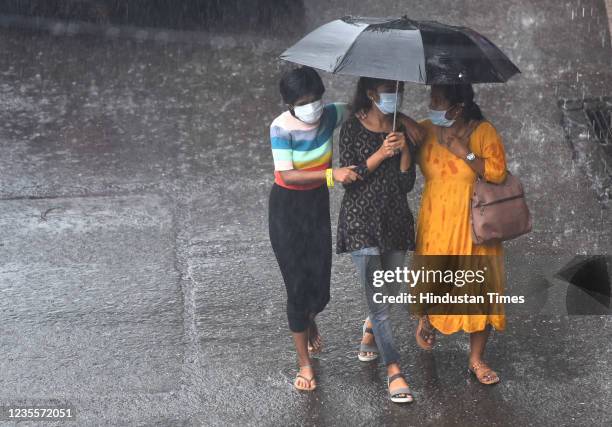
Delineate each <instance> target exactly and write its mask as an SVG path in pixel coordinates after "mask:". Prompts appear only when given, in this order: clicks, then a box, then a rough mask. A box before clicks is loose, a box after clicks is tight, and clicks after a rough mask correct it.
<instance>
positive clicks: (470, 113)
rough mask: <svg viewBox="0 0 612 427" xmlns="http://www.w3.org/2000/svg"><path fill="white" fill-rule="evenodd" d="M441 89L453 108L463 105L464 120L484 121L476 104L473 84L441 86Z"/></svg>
mask: <svg viewBox="0 0 612 427" xmlns="http://www.w3.org/2000/svg"><path fill="white" fill-rule="evenodd" d="M439 87H440V90H441V91H442V95H443V96H444V98H445V99H446V100H447V101H449V102H450V105H451V106H453V105H457V104H463V113H462V116H463V119H464V120H466V121H469V120H484V115H483V114H482V111H481V110H480V107H479V106H478V104H476V103H475V102H474V89H473V88H472V85H471V84H458V85H440V86H439Z"/></svg>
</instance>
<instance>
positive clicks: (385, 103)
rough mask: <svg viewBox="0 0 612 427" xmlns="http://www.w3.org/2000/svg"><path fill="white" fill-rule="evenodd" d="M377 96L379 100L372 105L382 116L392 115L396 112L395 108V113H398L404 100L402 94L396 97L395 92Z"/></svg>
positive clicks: (382, 93)
mask: <svg viewBox="0 0 612 427" xmlns="http://www.w3.org/2000/svg"><path fill="white" fill-rule="evenodd" d="M378 96H379V97H380V100H379V101H378V102H375V103H374V105H376V106H377V107H378V109H379V110H380V111H381V113H383V114H393V112H394V111H396V106H397V111H399V109H400V107H401V106H402V102H403V100H404V96H403V94H402V93H398V94H397V95H396V93H395V92H381V93H379V94H378Z"/></svg>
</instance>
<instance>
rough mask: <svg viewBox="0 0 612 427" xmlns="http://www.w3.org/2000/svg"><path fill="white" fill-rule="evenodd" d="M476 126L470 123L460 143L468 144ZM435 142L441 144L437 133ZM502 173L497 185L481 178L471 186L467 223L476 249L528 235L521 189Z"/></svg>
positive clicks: (529, 223)
mask: <svg viewBox="0 0 612 427" xmlns="http://www.w3.org/2000/svg"><path fill="white" fill-rule="evenodd" d="M480 123H481V121H476V122H473V123H472V124H471V125H470V127H469V128H468V130H467V131H466V132H465V134H464V135H463V136H462V137H460V139H462V140H463V142H464V143H469V138H470V136H471V135H472V132H474V130H475V129H476V128H477V127H478V125H479V124H480ZM438 141H442V133H441V131H440V130H438ZM506 172H507V173H506V179H505V180H504V182H502V183H501V184H494V183H492V182H487V181H486V180H485V179H484V178H481V177H478V179H477V181H476V182H475V183H474V187H473V190H472V197H471V203H470V205H471V212H470V222H471V225H472V241H473V242H474V243H475V244H477V245H487V244H493V243H498V242H502V241H504V240H511V239H514V238H516V237H519V236H522V235H523V234H526V233H529V232H530V231H531V226H532V224H531V214H530V213H529V208H528V207H527V202H526V201H525V193H524V191H523V185H522V184H521V181H519V179H518V178H517V177H515V176H514V175H512V174H511V173H510V171H506Z"/></svg>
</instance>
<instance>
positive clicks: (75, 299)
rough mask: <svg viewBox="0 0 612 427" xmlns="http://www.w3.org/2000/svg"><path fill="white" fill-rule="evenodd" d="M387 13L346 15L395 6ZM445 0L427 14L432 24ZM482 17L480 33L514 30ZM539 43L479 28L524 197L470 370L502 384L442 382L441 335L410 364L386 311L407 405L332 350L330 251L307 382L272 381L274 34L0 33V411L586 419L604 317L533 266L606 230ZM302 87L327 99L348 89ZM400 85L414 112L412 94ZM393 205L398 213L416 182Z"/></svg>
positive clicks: (460, 368)
mask: <svg viewBox="0 0 612 427" xmlns="http://www.w3.org/2000/svg"><path fill="white" fill-rule="evenodd" d="M323 3H324V2H314V4H313V5H310V6H309V10H308V13H309V16H310V17H309V19H310V21H309V22H308V25H309V26H312V25H314V24H315V23H318V22H319V21H320V20H325V19H331V17H332V16H338V15H342V14H344V13H346V11H347V10H348V9H350V8H351V7H350V6H351V5H350V4H349V3H350V2H338V4H336V5H333V6H329V8H328V9H325V10H327V11H326V12H325V13H324V14H323V15H320V16H319V15H315V13H314V11H315V10H324V7H323V6H324V5H323ZM345 3H346V4H345ZM390 3H393V2H387V3H385V5H386V6H385V7H388V9H387V10H384V7H383V6H380V5H379V6H376V7H372V8H371V10H366V7H365V6H363V7H362V6H360V7H357V6H354V7H355V8H356V9H357V12H356V13H362V14H366V13H370V14H378V15H381V14H385V12H388V13H399V10H400V9H401V8H400V7H399V6H391V5H390ZM598 4H599V5H600V6H601V5H602V4H603V3H598ZM470 5H471V3H470ZM470 5H468V6H469V8H470V10H471V11H472V12H473V13H474V14H476V10H477V8H476V7H475V6H474V5H471V6H470ZM522 6H523V3H521V2H518V1H515V2H513V3H512V4H511V5H510V7H509V12H508V13H509V15H508V16H510V17H511V18H512V20H513V21H512V22H515V23H519V24H517V25H523V26H524V27H530V26H538V25H544V24H542V23H543V22H545V18H546V19H549V21H546V22H551V23H550V24H546V25H550V26H551V27H550V28H552V29H553V30H558V29H559V28H562V24H563V23H564V22H565V21H564V20H566V21H567V22H570V15H569V12H570V10H569V8H567V9H564V10H563V11H562V12H559V13H558V15H554V16H552V17H551V16H549V15H546V13H543V12H542V10H540V9H537V8H536V7H535V6H532V7H531V8H529V7H528V8H527V9H526V10H525V11H524V12H521V9H520V8H521V7H522ZM394 7H395V9H393V8H394ZM445 7H448V4H446V3H444V2H438V4H436V6H435V8H436V9H435V10H436V11H437V14H436V15H435V16H434V17H435V18H438V19H442V18H443V17H444V16H448V14H452V13H453V11H452V8H451V9H449V10H448V11H443V10H444V8H445ZM496 10H497V9H496ZM497 12H499V11H497ZM479 13H481V14H476V18H474V19H475V22H476V23H481V24H482V26H486V25H485V24H484V23H485V22H489V18H490V16H489V15H488V14H487V13H485V12H484V11H483V12H479ZM491 13H493V12H491ZM415 14H417V15H422V16H424V15H425V14H426V10H425V9H424V6H415ZM445 14H446V15H445ZM417 17H418V16H417ZM531 17H535V18H534V19H535V21H534V22H532V21H530V20H529V19H530V18H531ZM553 18H554V19H553ZM521 22H522V24H521ZM593 22H594V21H593ZM491 25H492V24H491ZM504 25H505V27H504V28H505V29H504V30H503V32H504V33H503V34H502V35H504V34H506V33H507V32H509V31H510V30H509V28H512V25H514V24H504ZM584 25H587V24H584ZM593 25H595V24H594V23H593ZM563 28H564V27H563ZM484 29H486V28H484ZM545 30H546V27H538V29H537V30H534V31H533V32H529V31H526V33H525V35H522V36H521V35H519V36H516V37H519V41H520V42H521V43H523V44H525V46H522V45H520V43H519V46H516V45H513V43H512V42H511V41H510V40H509V39H507V38H505V37H500V39H501V40H502V44H504V46H505V48H507V49H509V50H510V51H511V56H512V57H517V58H518V59H517V61H518V62H519V66H520V67H521V68H522V69H523V70H524V78H525V80H526V81H528V82H529V83H528V84H521V83H515V84H510V85H508V86H507V89H504V90H498V89H495V88H486V89H483V92H482V97H483V105H486V106H487V108H488V111H490V114H491V115H492V116H493V118H494V119H495V121H496V123H500V124H501V125H500V128H503V129H505V130H504V132H505V135H504V136H505V138H506V140H507V146H508V149H509V153H510V154H511V157H512V166H513V170H517V169H518V170H519V171H520V172H522V176H524V177H525V180H526V182H527V185H528V187H529V189H530V194H531V195H532V200H533V204H534V207H533V209H534V212H535V214H536V220H537V225H536V229H535V230H534V233H532V234H531V235H530V236H528V237H526V238H524V239H520V240H518V241H516V242H512V243H511V244H509V245H508V250H507V252H508V257H507V266H508V275H509V283H508V286H509V289H510V290H511V291H512V292H515V293H524V294H527V295H531V296H532V297H533V298H532V299H531V301H533V303H532V304H533V305H532V306H530V310H531V311H522V312H521V311H516V312H513V313H512V312H511V314H510V315H509V319H508V324H509V328H508V330H507V331H506V332H504V333H495V335H494V336H493V338H492V340H491V343H490V346H489V353H488V354H489V360H490V362H491V364H492V365H493V366H494V367H495V368H497V369H498V371H499V373H500V375H501V376H502V379H503V381H502V383H501V384H499V385H498V386H495V387H494V388H484V387H481V386H480V385H479V384H477V383H476V382H475V381H474V380H473V379H472V378H470V376H469V375H468V374H467V373H466V369H465V368H466V351H467V340H466V337H465V336H463V335H460V334H457V335H454V336H449V337H441V338H440V344H439V346H438V348H437V349H436V350H435V351H434V352H433V353H432V354H425V353H423V352H421V351H419V350H418V349H417V347H416V345H415V344H414V340H413V338H412V334H413V330H414V326H415V325H414V322H413V321H412V320H410V319H409V318H408V317H407V316H406V313H404V312H402V311H401V310H400V309H398V310H396V311H395V313H394V321H395V327H396V333H397V336H398V337H401V338H400V339H399V341H400V343H401V354H402V364H403V365H404V367H405V369H406V372H407V374H408V377H409V381H410V383H411V385H412V387H413V389H414V391H415V396H416V399H417V401H416V402H415V403H414V404H413V405H410V406H408V407H398V406H395V405H393V404H391V403H390V402H389V401H388V400H387V399H386V397H385V393H384V391H385V386H384V374H383V369H382V367H381V366H377V365H375V364H372V365H364V364H362V363H360V362H359V361H357V359H356V357H355V350H356V346H357V343H358V340H359V328H360V322H361V321H362V319H363V317H364V306H365V302H364V301H363V296H362V290H361V289H360V288H359V287H358V286H357V283H356V278H355V276H354V272H353V268H352V266H351V264H350V262H349V260H348V258H347V257H334V270H333V279H332V280H333V281H332V302H331V303H330V306H329V309H328V310H327V311H326V312H325V313H324V314H323V315H322V316H321V320H320V325H321V330H322V333H323V334H324V339H325V351H324V352H323V354H322V355H321V357H320V358H319V360H318V362H317V369H318V377H319V384H320V388H319V390H318V391H317V392H316V393H313V394H310V395H303V394H299V393H297V392H295V391H294V390H293V388H292V386H291V381H292V378H293V376H294V373H295V360H294V355H293V352H292V347H291V341H290V337H289V334H288V331H287V328H286V321H285V314H284V290H283V287H282V282H281V277H280V274H279V272H278V269H277V266H276V264H275V260H274V257H273V254H272V251H271V248H270V245H269V242H268V238H267V220H266V218H267V195H268V191H269V188H270V183H271V167H272V163H271V159H270V152H269V146H268V144H267V141H266V126H267V124H268V123H269V122H270V121H271V120H272V119H273V117H274V116H275V115H276V114H278V112H279V111H281V108H282V106H281V105H280V104H279V99H278V95H277V93H276V84H277V78H278V73H279V71H280V69H281V65H280V64H279V63H278V62H277V61H276V60H275V58H276V56H277V53H278V52H279V51H280V50H281V49H282V47H283V46H285V45H286V44H287V43H288V42H287V40H275V39H263V38H258V37H256V36H253V37H252V39H249V38H244V37H243V38H237V37H233V36H218V37H212V38H211V39H210V43H209V44H204V45H202V44H198V45H189V44H163V43H153V42H151V43H149V42H147V43H138V42H136V41H131V40H122V39H118V40H115V39H108V38H100V37H93V36H78V35H77V36H74V37H60V38H58V37H52V36H49V35H47V34H36V33H28V32H18V31H7V30H4V31H2V32H0V46H1V50H2V52H3V53H4V54H3V55H2V56H1V57H0V73H1V77H0V91H1V96H0V119H1V121H2V126H1V127H0V149H1V152H2V156H0V199H1V200H0V230H2V233H1V234H0V292H1V295H2V298H1V299H0V324H2V326H3V333H2V334H0V352H1V354H2V357H1V358H0V372H1V373H2V375H1V376H0V402H2V403H3V404H7V403H17V402H24V403H39V402H48V401H50V400H52V399H57V400H58V401H66V402H69V403H70V404H72V405H74V406H75V407H76V408H77V411H78V418H79V421H78V423H77V424H78V425H101V424H103V425H159V426H170V425H171V426H175V425H231V424H240V425H242V424H248V425H348V424H353V425H365V424H385V425H394V424H397V425H400V424H401V425H433V424H436V425H482V424H488V425H609V424H610V422H611V421H612V410H611V409H610V405H609V404H608V402H610V401H611V400H612V388H611V387H610V384H611V383H612V368H611V367H610V363H611V361H612V346H611V345H610V343H611V342H612V320H611V318H610V317H607V316H581V317H577V316H574V317H568V316H566V315H564V314H563V313H564V307H562V305H563V303H564V302H565V295H566V288H564V285H563V283H561V282H559V281H557V280H555V279H554V278H552V275H553V274H554V272H556V271H557V270H558V269H559V268H561V267H562V266H563V265H564V264H565V263H566V262H568V261H569V260H570V259H571V258H572V257H573V255H574V254H576V253H584V254H598V253H610V251H611V250H612V244H611V242H612V239H611V237H612V235H611V233H612V231H611V230H612V227H610V225H612V218H610V213H609V210H606V209H604V208H603V207H602V206H601V205H600V204H599V203H598V201H597V198H596V195H595V194H594V192H593V191H591V189H590V183H589V181H588V180H587V179H586V176H585V175H584V174H583V173H582V171H581V168H580V165H573V164H571V151H570V150H569V149H568V148H567V146H566V145H565V144H563V139H562V131H561V128H560V126H558V123H557V122H555V121H554V120H555V119H554V117H555V115H554V114H553V112H552V111H551V109H554V108H555V99H553V94H554V91H555V90H556V89H555V85H554V84H550V83H549V82H546V81H545V79H543V78H541V75H542V74H543V73H552V72H554V73H557V74H555V75H556V79H557V80H558V82H562V79H563V78H564V76H566V75H567V74H568V73H569V72H570V70H562V67H561V66H560V65H559V64H561V63H565V61H564V60H562V59H560V58H559V57H558V56H555V57H554V58H549V57H548V56H546V55H544V54H543V53H542V52H543V51H544V48H550V47H551V46H553V47H554V46H555V43H556V41H555V40H554V38H553V37H549V38H546V39H545V40H540V39H538V35H540V34H544V33H546V31H545ZM521 37H522V38H521ZM564 37H566V36H564ZM249 40H252V41H249ZM597 43H598V44H599V43H600V42H599V40H598V41H597ZM534 46H536V47H534ZM608 48H609V45H608ZM529 49H533V50H534V52H536V53H530V52H531V51H530V50H529ZM591 53H592V59H591V61H592V62H590V63H588V64H586V65H584V67H583V68H580V71H581V72H582V73H583V74H585V75H586V77H584V78H583V79H584V80H585V81H586V84H587V86H586V88H587V90H591V91H594V90H603V89H602V87H603V88H605V86H601V85H602V83H601V82H600V81H599V80H597V79H596V78H595V77H593V75H592V74H589V73H590V72H593V73H595V72H594V71H592V70H593V69H594V68H597V67H600V65H601V64H605V63H606V62H605V59H604V60H602V59H600V58H601V56H598V55H600V54H601V52H599V51H593V52H591ZM564 54H565V52H564ZM567 55H570V54H569V53H568V54H567ZM575 55H576V56H575V57H571V58H570V60H571V61H576V64H577V63H578V61H577V59H576V58H578V56H579V55H578V54H575ZM583 55H584V52H583ZM578 59H579V58H578ZM608 61H609V60H608ZM576 66H578V65H576ZM604 71H605V70H604ZM572 73H573V69H572ZM539 76H540V77H539ZM572 76H573V74H572ZM581 83H582V82H581ZM326 84H327V87H328V92H329V97H330V99H331V98H336V99H346V98H347V95H346V94H347V93H350V90H351V88H352V86H351V84H352V82H351V81H346V80H342V79H338V78H333V79H332V78H329V77H326ZM568 87H569V88H570V89H572V90H575V91H576V92H578V91H579V88H580V87H579V86H572V85H569V84H568ZM584 87H585V86H584V84H583V86H582V88H583V90H584ZM557 88H558V86H557ZM593 88H595V89H593ZM410 90H411V91H412V92H411V93H412V95H413V98H412V99H414V100H418V103H419V104H420V103H421V100H422V99H424V97H425V93H424V92H423V91H421V89H416V88H413V89H410ZM568 90H569V89H568ZM537 93H539V94H540V95H543V96H540V97H537V96H534V94H537ZM417 97H420V98H417ZM512 100H514V103H513V104H512V105H511V106H510V107H508V106H507V105H508V104H507V103H510V101H512ZM415 102H417V101H415ZM409 108H410V112H411V113H412V114H415V115H418V114H422V112H423V108H422V107H421V106H419V105H414V106H410V107H409ZM542 111H546V113H545V118H542V119H541V120H535V119H534V115H535V114H538V112H542ZM549 115H550V118H549ZM540 151H546V155H545V154H543V153H540ZM551 183H558V184H559V187H557V188H558V190H557V191H553V190H551V188H553V187H552V186H551ZM340 197H341V192H340V191H334V193H333V196H332V205H333V212H332V217H333V218H335V217H336V216H337V211H338V205H339V200H340ZM410 199H411V203H412V206H413V208H414V209H415V211H416V209H417V208H418V203H417V200H418V191H415V193H414V194H413V195H411V197H410ZM565 286H567V285H565Z"/></svg>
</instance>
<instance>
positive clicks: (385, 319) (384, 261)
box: [351, 248, 406, 365]
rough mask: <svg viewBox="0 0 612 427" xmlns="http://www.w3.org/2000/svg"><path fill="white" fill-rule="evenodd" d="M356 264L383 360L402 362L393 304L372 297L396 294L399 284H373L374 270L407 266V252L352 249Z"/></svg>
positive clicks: (385, 361) (387, 363) (386, 363)
mask: <svg viewBox="0 0 612 427" xmlns="http://www.w3.org/2000/svg"><path fill="white" fill-rule="evenodd" d="M351 257H352V258H353V263H354V264H355V267H356V268H357V275H358V276H359V281H360V282H361V283H362V284H363V286H364V288H365V296H366V301H367V304H368V311H369V316H368V317H369V319H370V322H372V329H373V330H374V338H375V339H376V345H377V346H378V351H379V352H380V354H381V356H382V360H383V363H384V364H385V365H389V364H390V363H399V360H400V355H399V353H398V351H397V350H396V348H395V343H394V342H393V330H392V328H391V319H390V318H389V311H390V305H389V304H388V303H384V304H383V303H376V302H374V299H373V296H374V294H375V293H377V292H380V293H382V294H383V295H393V294H394V293H395V292H394V289H393V288H391V287H390V286H394V287H397V285H396V284H393V283H391V284H384V285H383V286H382V287H379V288H376V287H374V284H373V282H374V272H375V271H376V270H395V269H396V268H397V267H400V268H403V267H404V259H405V257H406V251H389V252H385V253H382V254H380V252H379V251H378V248H364V249H361V250H358V251H354V252H351Z"/></svg>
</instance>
